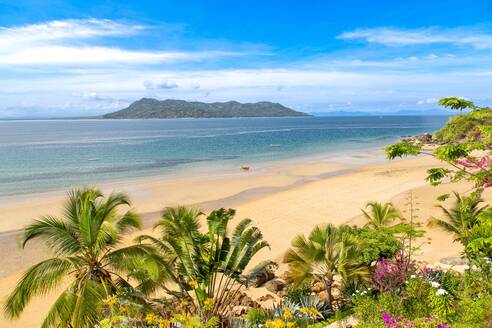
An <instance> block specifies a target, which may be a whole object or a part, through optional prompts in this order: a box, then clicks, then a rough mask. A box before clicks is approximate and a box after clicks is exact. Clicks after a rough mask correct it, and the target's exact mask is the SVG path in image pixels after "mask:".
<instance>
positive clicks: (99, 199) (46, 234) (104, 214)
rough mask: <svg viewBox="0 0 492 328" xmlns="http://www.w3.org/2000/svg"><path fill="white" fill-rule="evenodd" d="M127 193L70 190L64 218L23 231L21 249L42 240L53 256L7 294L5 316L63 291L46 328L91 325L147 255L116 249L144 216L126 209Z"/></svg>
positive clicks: (17, 313)
mask: <svg viewBox="0 0 492 328" xmlns="http://www.w3.org/2000/svg"><path fill="white" fill-rule="evenodd" d="M128 205H130V202H129V200H128V198H127V196H126V195H124V194H121V193H113V194H111V195H109V196H108V197H107V198H105V197H104V196H103V194H102V193H101V192H100V191H99V190H97V189H95V188H85V189H77V190H72V191H71V192H69V194H68V201H67V202H66V205H65V208H64V212H63V216H61V217H57V216H50V215H47V216H43V217H41V218H40V219H38V220H36V221H35V222H34V223H32V224H30V225H29V226H27V227H26V228H25V230H24V233H23V236H22V240H21V245H22V247H23V248H24V247H25V246H26V245H27V244H28V243H29V242H30V241H31V240H33V239H41V240H43V241H44V242H45V244H46V245H47V247H48V248H49V250H50V251H51V252H52V253H53V255H54V257H52V258H49V259H47V260H44V261H41V262H39V263H38V264H36V265H33V266H32V267H31V268H29V269H28V270H27V271H26V272H25V273H24V275H23V276H22V278H21V279H20V280H19V282H18V283H17V286H16V287H15V289H14V290H13V292H12V293H11V294H10V295H9V296H8V298H7V301H6V303H5V306H4V312H5V314H6V316H7V317H9V318H11V319H15V318H18V317H19V316H20V315H21V313H22V312H23V310H24V308H25V307H26V305H27V304H28V303H29V301H30V300H31V299H32V298H33V297H35V296H38V295H45V294H47V293H50V292H54V291H55V290H56V289H59V288H60V287H63V288H65V289H64V290H63V291H62V292H61V294H60V295H59V296H58V299H57V300H56V301H55V302H54V304H53V305H52V306H51V309H50V310H49V312H48V314H47V316H46V318H45V319H44V322H43V324H42V327H73V328H78V327H93V326H94V324H95V323H96V322H97V320H98V316H99V315H100V308H101V306H102V304H103V302H102V301H103V300H104V299H105V298H106V297H108V295H111V294H112V293H113V292H114V291H115V290H116V287H117V285H120V284H127V282H126V281H125V280H124V278H123V277H122V276H121V275H122V274H123V273H124V272H125V271H126V269H127V268H128V267H129V266H130V265H131V263H132V261H131V259H132V258H135V257H140V256H142V255H143V254H145V253H146V251H145V247H142V246H141V245H136V246H130V247H125V248H117V247H118V245H119V244H120V242H121V239H122V234H124V233H125V232H127V231H128V230H130V229H132V228H140V226H141V222H140V218H139V217H138V216H137V215H136V214H135V213H134V212H133V211H131V210H127V211H124V212H122V214H120V213H121V212H120V211H118V209H119V208H120V207H122V206H128Z"/></svg>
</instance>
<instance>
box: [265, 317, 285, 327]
mask: <svg viewBox="0 0 492 328" xmlns="http://www.w3.org/2000/svg"><path fill="white" fill-rule="evenodd" d="M265 327H266V328H285V327H286V325H285V322H284V321H283V320H282V319H279V318H277V319H275V320H273V321H272V320H269V321H267V322H265Z"/></svg>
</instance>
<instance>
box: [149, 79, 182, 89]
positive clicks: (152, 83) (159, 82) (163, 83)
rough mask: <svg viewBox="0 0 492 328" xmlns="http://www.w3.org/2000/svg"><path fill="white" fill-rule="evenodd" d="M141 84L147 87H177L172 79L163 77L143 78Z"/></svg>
mask: <svg viewBox="0 0 492 328" xmlns="http://www.w3.org/2000/svg"><path fill="white" fill-rule="evenodd" d="M143 85H144V87H145V88H147V89H150V90H152V89H175V88H177V87H178V85H177V84H176V83H174V82H172V81H169V80H163V79H150V80H145V81H144V82H143Z"/></svg>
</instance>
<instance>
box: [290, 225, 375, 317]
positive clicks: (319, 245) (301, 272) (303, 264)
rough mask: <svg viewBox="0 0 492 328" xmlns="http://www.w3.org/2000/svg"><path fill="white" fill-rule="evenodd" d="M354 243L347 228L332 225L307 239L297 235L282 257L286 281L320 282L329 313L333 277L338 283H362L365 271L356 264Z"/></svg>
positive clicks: (360, 264)
mask: <svg viewBox="0 0 492 328" xmlns="http://www.w3.org/2000/svg"><path fill="white" fill-rule="evenodd" d="M359 253H360V247H359V243H358V240H357V239H356V238H355V237H354V236H353V235H352V234H351V233H350V227H347V226H341V227H339V228H337V227H335V226H334V225H332V224H326V225H318V226H315V228H314V229H313V230H312V231H311V233H310V234H309V237H308V238H306V237H305V236H304V235H298V236H297V237H296V238H295V239H294V240H293V242H292V248H290V249H289V250H288V251H287V253H286V254H285V256H284V263H288V264H289V269H288V271H287V277H288V279H289V280H291V281H292V282H294V283H302V282H315V281H321V282H323V283H324V285H325V289H326V296H327V297H326V298H327V302H328V306H329V308H330V309H332V308H333V307H332V288H333V281H334V277H335V275H340V277H341V278H342V283H343V284H345V285H347V284H352V283H362V282H366V281H367V280H368V277H369V271H368V269H367V267H366V266H365V265H363V264H362V263H361V262H360V260H359Z"/></svg>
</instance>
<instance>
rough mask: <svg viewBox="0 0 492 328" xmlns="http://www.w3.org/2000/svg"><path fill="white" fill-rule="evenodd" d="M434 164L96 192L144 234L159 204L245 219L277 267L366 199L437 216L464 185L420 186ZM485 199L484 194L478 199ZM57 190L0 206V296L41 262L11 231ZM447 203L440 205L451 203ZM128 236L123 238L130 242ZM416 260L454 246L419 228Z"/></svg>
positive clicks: (37, 313) (128, 184) (144, 184)
mask: <svg viewBox="0 0 492 328" xmlns="http://www.w3.org/2000/svg"><path fill="white" fill-rule="evenodd" d="M435 165H439V163H438V162H437V161H436V160H435V159H433V158H430V157H419V158H410V159H406V160H399V161H393V162H388V161H385V160H383V159H382V154H381V153H377V154H376V155H374V154H372V155H371V156H368V157H367V158H364V157H362V158H361V157H354V158H352V159H350V158H347V160H345V161H342V160H337V161H333V159H331V158H330V157H326V158H317V159H316V160H313V159H309V160H305V161H298V162H295V163H276V164H270V165H266V166H264V167H262V168H261V169H258V170H256V169H255V168H252V170H251V172H240V171H239V170H237V171H232V170H231V171H230V172H221V173H220V174H202V175H195V176H180V177H176V178H174V179H170V178H169V177H166V178H160V177H155V178H146V179H136V180H132V181H121V182H117V183H112V184H108V185H104V186H103V188H102V189H103V191H105V192H109V191H111V190H117V191H123V192H127V193H128V194H129V195H130V197H131V199H132V201H133V207H134V208H135V209H136V210H137V211H138V212H139V213H140V214H141V215H142V217H143V219H144V223H145V224H144V226H145V228H144V231H143V232H138V233H136V234H140V233H151V225H152V223H153V222H155V220H157V219H158V217H159V211H160V210H161V209H162V208H163V207H164V206H173V205H177V204H185V205H190V206H196V207H200V208H202V209H203V210H205V211H209V210H211V209H213V208H218V207H233V208H235V209H237V217H238V218H243V217H249V218H252V219H253V220H254V222H255V224H256V225H257V226H258V227H259V228H260V229H261V231H262V232H263V234H264V237H265V239H266V240H267V241H268V242H269V243H270V244H271V249H270V250H269V251H266V250H265V251H262V253H260V255H259V257H258V258H257V260H262V259H267V258H269V259H272V260H275V261H279V262H280V261H281V258H282V255H283V253H284V252H285V251H286V250H287V248H288V247H289V245H290V242H291V240H292V239H293V237H294V236H295V235H296V234H299V233H308V232H309V231H311V229H312V228H313V226H314V225H315V224H319V223H326V222H331V223H334V224H343V223H349V224H363V223H364V220H363V218H362V216H361V211H360V209H361V208H363V207H364V206H365V204H366V203H367V202H368V201H380V202H386V201H391V202H393V203H394V205H395V206H396V207H397V208H399V209H400V210H401V211H402V212H403V214H404V215H405V214H406V213H405V210H406V209H407V208H408V206H407V203H408V195H409V194H410V192H412V193H413V195H414V197H415V198H416V207H417V208H418V209H419V211H418V212H417V214H418V216H419V218H418V220H419V221H421V222H422V223H424V224H425V222H426V221H427V219H428V218H430V217H432V216H439V215H440V210H439V209H438V208H436V207H435V205H436V203H437V201H436V197H437V196H438V195H441V194H444V193H448V192H451V191H459V192H466V191H467V190H469V188H470V186H469V185H467V184H466V183H460V184H444V185H441V186H439V187H432V186H429V185H428V184H427V182H426V181H425V176H426V170H427V169H428V168H430V167H433V166H435ZM484 198H485V199H486V200H492V192H491V191H489V190H487V191H486V192H485V193H484ZM63 200H64V193H63V192H53V193H48V194H39V195H31V196H19V197H15V198H14V197H10V198H4V199H1V200H0V232H1V234H0V247H1V249H2V258H1V260H0V298H1V299H2V300H4V299H5V296H6V295H7V294H8V293H9V292H10V291H11V290H12V288H13V287H14V284H15V281H16V280H17V279H18V278H19V277H20V276H21V274H22V271H23V270H25V269H26V268H27V267H28V266H30V265H32V264H34V263H36V262H37V261H39V260H40V259H42V258H43V257H45V256H47V253H46V251H45V250H44V249H43V247H42V245H40V244H37V243H32V244H30V245H28V246H27V248H26V249H25V250H23V251H20V250H19V249H18V246H17V240H18V230H19V229H21V228H22V227H23V226H24V225H25V224H27V223H29V222H30V221H31V220H32V219H33V218H36V217H37V216H39V215H42V214H57V213H60V210H61V206H62V204H63ZM451 202H452V199H450V200H448V201H446V204H451ZM131 238H132V236H129V237H128V240H131ZM420 242H421V243H422V247H421V250H420V252H419V254H418V255H417V257H418V259H419V260H422V261H426V262H428V263H436V262H438V261H439V260H440V259H442V258H445V257H449V256H457V255H459V253H460V251H461V249H460V245H459V244H456V243H453V242H452V237H451V236H449V235H448V234H446V233H444V232H441V231H439V230H435V229H427V235H426V236H425V238H423V239H422V240H421V241H420ZM54 296H55V295H47V296H46V297H45V298H44V299H43V298H36V299H35V300H34V301H33V302H32V303H31V304H30V305H29V307H28V308H27V309H26V311H25V312H24V314H23V315H22V317H21V319H20V320H17V321H13V322H9V321H7V320H6V319H2V320H0V327H25V328H29V327H39V326H40V320H41V319H42V317H43V316H44V315H45V313H46V312H47V310H48V308H49V306H50V301H51V300H52V299H53V297H54Z"/></svg>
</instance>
